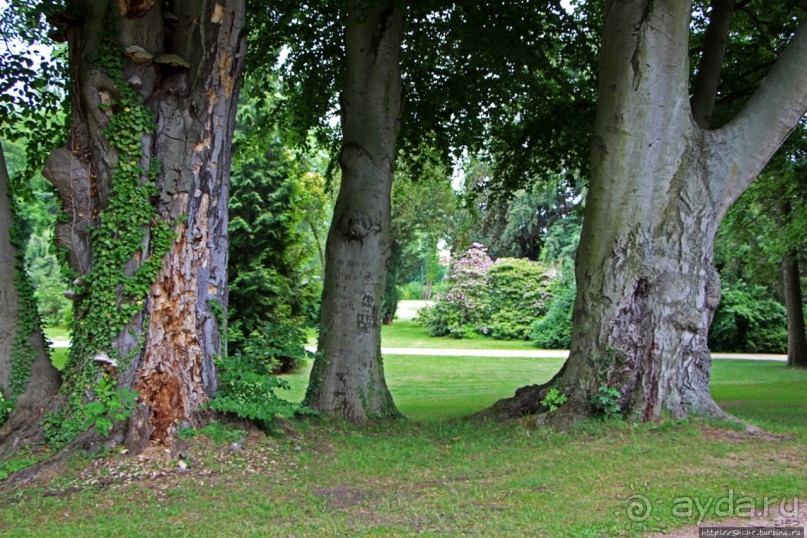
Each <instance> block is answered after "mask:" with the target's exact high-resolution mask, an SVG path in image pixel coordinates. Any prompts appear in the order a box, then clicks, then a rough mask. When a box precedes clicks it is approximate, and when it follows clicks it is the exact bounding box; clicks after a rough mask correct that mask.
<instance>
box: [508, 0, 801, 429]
mask: <svg viewBox="0 0 807 538" xmlns="http://www.w3.org/2000/svg"><path fill="white" fill-rule="evenodd" d="M690 16H691V5H690V3H689V2H683V1H680V0H665V1H659V0H655V1H653V0H630V1H626V2H617V1H609V2H607V5H606V10H605V27H604V32H603V46H602V50H601V57H600V61H601V64H600V86H599V103H598V115H597V123H596V126H595V132H594V137H593V143H592V151H591V155H592V177H591V186H590V190H589V194H588V198H587V200H586V214H585V220H584V227H583V231H582V236H581V241H580V247H579V250H578V254H577V260H576V277H577V290H578V291H577V298H576V302H575V309H574V329H573V335H572V347H571V354H570V357H569V360H568V362H567V363H566V365H565V367H564V370H563V372H562V373H561V374H560V375H559V376H557V378H556V379H555V380H553V383H554V384H555V386H557V387H558V389H559V390H560V391H561V392H562V393H563V394H565V395H566V396H567V397H568V402H567V403H566V405H565V406H564V407H562V408H561V410H560V411H558V412H557V414H555V415H553V420H557V421H560V422H563V421H564V420H565V419H566V418H572V417H574V416H579V415H581V414H583V415H587V414H591V413H596V412H598V411H603V407H604V402H603V400H608V399H611V400H613V401H612V402H606V403H612V404H613V405H614V407H613V408H612V410H617V411H619V412H621V413H622V414H624V415H625V416H629V417H631V418H636V419H640V420H658V419H660V418H661V417H662V415H663V413H665V412H668V413H669V414H670V415H671V416H673V417H677V418H681V417H687V416H689V415H691V414H700V415H708V416H725V415H724V413H723V412H722V411H721V410H720V408H719V407H718V406H717V405H716V404H715V402H714V400H713V399H712V396H711V394H710V391H709V378H710V367H711V356H710V352H709V348H708V346H707V337H708V331H709V325H710V323H711V320H712V316H713V314H714V311H715V309H716V308H717V306H718V303H719V301H720V279H719V277H718V275H717V273H716V272H715V270H714V268H713V266H712V254H713V245H714V236H715V232H716V230H717V227H718V224H719V223H720V220H721V219H722V218H723V216H724V215H725V213H726V211H727V210H728V208H729V207H730V206H731V204H733V203H734V202H735V201H736V200H737V198H738V197H739V196H740V195H741V194H742V193H743V191H745V189H746V188H747V187H748V186H749V185H750V183H751V182H752V181H753V180H754V179H755V178H756V176H757V175H758V174H759V172H760V171H761V170H762V168H763V167H764V165H765V164H766V163H767V161H768V160H769V159H770V157H771V156H772V155H773V153H774V152H775V151H776V149H777V148H778V147H779V146H780V145H781V143H782V141H783V140H784V139H785V138H786V137H787V135H788V134H789V133H790V131H791V130H792V129H793V128H794V127H795V126H796V125H797V122H798V121H799V119H800V118H801V117H802V115H803V114H804V113H805V110H807V69H804V67H805V66H807V28H806V27H805V26H804V25H802V26H801V27H800V28H799V30H798V32H797V33H796V35H795V36H794V37H793V38H792V41H791V43H790V45H789V46H788V47H787V49H786V50H785V51H784V53H783V54H782V56H781V57H780V58H779V60H778V62H777V63H776V65H775V66H774V67H773V69H772V70H771V72H770V73H769V75H768V76H767V78H766V79H765V81H764V82H763V83H762V84H761V86H760V87H759V89H758V90H757V91H756V93H755V94H754V95H753V96H752V97H751V99H750V100H749V101H748V103H747V104H746V106H745V107H744V108H743V110H742V111H741V112H740V113H739V114H738V115H737V116H736V117H735V118H734V120H733V121H731V122H730V123H728V124H727V125H725V126H724V127H721V128H718V129H710V128H709V127H708V126H705V125H702V124H700V123H699V122H698V121H697V120H698V118H703V119H704V120H706V119H707V118H708V117H709V115H710V113H709V111H708V110H707V111H705V112H701V113H699V114H696V115H693V109H692V107H691V106H690V100H689V66H688V57H689V51H688V46H689V32H690V27H689V24H690ZM718 41H719V40H718ZM711 69H715V68H714V67H713V68H711ZM708 76H710V77H717V76H719V71H718V72H717V73H715V72H711V73H709V74H708ZM703 87H706V88H708V87H716V85H712V84H704V85H703ZM713 99H714V97H713V96H712V100H711V101H710V100H705V101H699V100H698V99H693V101H692V102H693V106H696V107H703V106H704V104H703V103H704V102H705V103H706V104H705V106H706V108H709V107H710V106H711V104H710V103H712V104H713V102H714V101H713ZM699 102H700V103H701V104H697V103H699ZM603 386H605V387H604V388H603V389H601V387H603ZM548 388H549V386H548V385H544V386H541V387H538V386H536V387H531V388H525V389H522V390H521V391H519V393H517V395H516V396H515V397H514V398H512V399H509V400H505V401H502V402H498V403H497V404H496V405H495V406H494V408H493V410H492V412H494V413H496V414H503V415H506V416H513V415H518V414H522V413H524V412H538V411H542V410H544V409H543V406H542V405H541V399H542V398H544V397H545V395H546V392H547V390H548ZM612 389H615V390H612ZM601 390H602V392H603V396H604V398H601V399H599V401H597V402H596V403H593V402H594V401H595V400H596V396H597V395H598V393H599V392H600V391H601Z"/></svg>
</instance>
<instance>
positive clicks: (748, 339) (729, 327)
mask: <svg viewBox="0 0 807 538" xmlns="http://www.w3.org/2000/svg"><path fill="white" fill-rule="evenodd" d="M709 347H710V348H711V350H712V351H726V352H736V353H742V352H747V353H786V352H787V320H786V317H785V307H784V306H782V304H781V303H779V302H777V301H776V300H774V299H772V298H771V297H770V295H769V294H768V292H767V291H766V290H765V288H763V287H762V286H756V285H749V284H746V283H745V282H742V281H741V282H738V283H737V284H734V285H728V286H724V287H723V299H722V300H721V301H720V306H719V307H718V309H717V312H716V313H715V317H714V320H713V321H712V327H711V330H710V333H709Z"/></svg>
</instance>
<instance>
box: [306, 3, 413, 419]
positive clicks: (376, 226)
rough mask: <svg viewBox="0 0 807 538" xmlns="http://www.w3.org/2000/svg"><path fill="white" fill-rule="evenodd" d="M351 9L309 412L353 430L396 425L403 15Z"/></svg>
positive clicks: (391, 7) (386, 8)
mask: <svg viewBox="0 0 807 538" xmlns="http://www.w3.org/2000/svg"><path fill="white" fill-rule="evenodd" d="M361 5H362V2H359V1H350V2H348V22H347V28H346V32H345V47H346V53H347V75H346V82H345V87H344V90H343V92H342V100H341V101H342V102H341V105H342V135H343V142H342V151H341V154H340V157H339V163H340V166H341V169H342V183H341V188H340V190H339V195H338V197H337V200H336V207H335V209H334V216H333V221H332V223H331V229H330V232H329V234H328V239H327V243H326V253H325V255H326V263H325V282H324V290H323V294H322V308H321V314H320V316H321V320H320V336H319V353H318V355H317V358H316V360H315V363H314V368H313V370H312V372H311V379H310V382H309V387H308V392H307V394H306V399H305V401H306V403H307V405H309V406H311V407H312V408H314V409H317V410H320V411H322V412H325V413H327V414H331V415H335V416H339V417H342V418H345V419H347V420H351V421H354V422H364V421H366V420H368V419H372V418H381V417H391V416H396V415H397V414H398V413H397V410H396V408H395V405H394V403H393V401H392V397H391V395H390V393H389V390H388V389H387V385H386V381H385V380H384V369H383V365H382V361H381V349H380V348H381V330H380V322H381V301H382V297H383V295H384V284H385V279H386V275H387V264H388V260H389V257H390V249H391V240H390V213H391V209H390V203H391V189H392V171H393V165H394V162H395V152H396V148H395V146H396V140H397V136H398V130H399V125H400V114H401V105H402V95H401V76H400V66H399V54H400V48H401V39H402V32H403V19H404V16H403V12H402V11H401V9H400V8H398V7H396V4H395V3H394V2H389V3H385V5H383V6H380V7H375V5H374V7H370V6H367V5H366V3H364V6H363V7H360V6H361Z"/></svg>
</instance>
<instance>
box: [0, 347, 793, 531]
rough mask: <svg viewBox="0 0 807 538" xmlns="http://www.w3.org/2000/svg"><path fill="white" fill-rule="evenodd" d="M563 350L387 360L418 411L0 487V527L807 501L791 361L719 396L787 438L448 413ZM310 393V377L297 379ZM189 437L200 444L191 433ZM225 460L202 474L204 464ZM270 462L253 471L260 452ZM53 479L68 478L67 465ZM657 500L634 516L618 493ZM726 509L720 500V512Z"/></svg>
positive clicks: (589, 516) (398, 393)
mask: <svg viewBox="0 0 807 538" xmlns="http://www.w3.org/2000/svg"><path fill="white" fill-rule="evenodd" d="M560 362H561V361H560V360H559V359H550V360H546V359H543V360H541V359H489V358H484V359H482V358H474V357H414V356H390V357H386V360H385V367H386V372H387V377H388V380H389V384H390V390H391V391H392V393H393V395H394V397H395V399H396V401H397V403H398V406H399V408H400V409H401V410H402V411H403V412H404V414H406V415H407V416H408V417H409V418H412V419H415V420H400V421H394V422H384V423H376V424H371V425H369V426H363V427H356V426H352V425H349V424H345V423H341V422H330V421H319V420H316V419H314V420H313V421H308V422H290V423H287V424H286V426H285V427H286V430H287V434H286V435H284V436H280V437H277V438H269V439H266V440H264V441H253V445H252V448H250V449H248V453H243V452H232V451H229V450H223V449H222V451H221V452H219V453H216V454H209V455H206V454H204V453H202V454H199V455H198V456H194V457H191V458H190V460H189V462H190V466H191V470H192V471H191V473H189V474H188V475H187V476H185V475H174V474H171V473H168V474H167V475H166V477H163V478H146V479H140V480H135V481H134V482H132V483H131V484H124V483H119V482H117V481H114V480H113V481H112V482H111V483H110V484H111V485H107V486H105V487H102V488H99V487H97V486H94V487H83V488H80V489H77V490H73V491H71V492H69V493H61V494H56V495H54V494H51V493H46V492H47V491H48V490H47V488H46V487H45V486H41V487H39V486H37V487H33V488H29V489H28V490H25V491H23V492H16V493H13V494H11V493H5V494H2V496H0V500H1V501H3V502H2V503H0V528H2V529H3V535H4V536H32V537H39V536H48V537H51V536H56V537H59V536H69V537H82V536H88V537H89V536H127V537H129V536H132V537H139V536H143V537H145V536H194V537H196V536H200V537H206V536H210V537H214V536H311V537H332V536H333V537H337V536H340V537H341V536H409V535H415V534H425V535H448V536H459V535H473V536H497V537H498V536H503V537H508V536H550V537H556V536H557V537H592V538H593V537H599V536H641V535H643V530H642V529H643V527H644V526H648V527H650V528H652V529H670V528H675V527H679V526H681V525H690V524H695V523H697V519H698V516H699V514H698V513H693V514H692V516H691V517H688V518H680V517H677V516H676V515H675V514H673V513H672V512H671V506H672V503H673V502H674V500H675V499H678V498H681V497H685V498H691V499H697V500H698V501H699V502H702V503H706V502H707V501H708V500H709V499H712V508H710V510H709V511H708V512H707V513H706V515H705V518H706V519H705V521H707V522H713V521H714V520H715V516H716V514H715V510H714V507H713V506H714V502H715V500H717V499H728V498H729V496H733V498H738V497H739V496H744V497H751V498H753V499H754V500H755V501H757V502H758V503H759V504H760V505H761V503H762V502H764V499H765V498H766V497H767V498H772V497H777V498H786V499H791V500H792V499H793V498H801V499H805V498H807V474H805V473H804V467H803V462H804V459H803V456H802V455H803V454H804V453H805V452H806V451H807V372H805V371H800V370H792V369H788V368H786V367H785V366H784V365H783V364H782V363H775V362H755V361H727V360H723V361H716V362H715V364H714V383H713V393H714V395H715V397H716V398H717V399H718V400H720V401H721V402H722V403H723V404H724V405H729V406H730V410H731V411H732V412H735V413H736V414H737V415H739V416H742V417H743V418H746V419H749V420H754V421H761V422H763V423H764V425H765V426H766V427H767V428H768V429H769V430H770V431H773V432H786V433H787V434H788V435H787V436H786V437H784V438H755V437H744V436H743V434H742V433H741V432H738V431H736V430H731V429H722V427H721V426H720V425H719V424H717V425H715V424H713V423H710V422H705V421H699V420H693V421H690V422H675V421H668V422H664V423H662V424H638V425H636V424H628V423H625V422H622V421H611V422H599V421H590V422H585V423H583V424H580V425H579V426H577V427H574V428H572V429H570V430H567V431H551V430H547V429H539V428H536V427H535V426H534V422H533V421H532V420H529V419H527V420H523V421H520V422H515V423H512V422H511V423H504V424H496V423H485V424H477V423H475V422H472V421H467V420H452V421H446V420H445V419H447V418H456V417H457V416H460V415H465V414H469V413H473V412H474V411H477V410H479V409H481V408H483V407H485V406H486V405H489V403H491V402H492V401H493V400H495V399H497V398H500V397H505V396H509V395H510V394H512V391H513V389H514V388H516V387H519V386H521V385H524V384H527V383H537V382H541V381H543V380H545V379H548V378H549V376H551V375H552V374H553V373H554V372H555V371H556V370H557V369H558V368H559V367H560ZM288 379H289V381H290V382H291V384H292V385H293V390H292V395H293V396H294V397H296V398H299V397H301V396H302V391H303V390H304V386H305V379H306V374H305V373H304V372H303V373H300V374H297V375H294V376H289V378H288ZM191 442H192V443H194V442H196V441H195V440H192V441H191ZM203 461H212V462H215V463H216V465H217V466H218V467H216V468H218V469H220V470H218V471H215V472H213V473H212V474H203V475H200V474H194V472H193V470H194V469H198V468H199V466H200V465H202V463H201V462H203ZM257 461H261V462H267V461H269V464H268V465H269V467H267V468H266V469H265V470H263V471H260V472H256V471H255V470H254V463H255V462H257ZM60 479H64V477H61V478H60ZM637 493H638V494H641V495H643V496H645V497H646V498H647V499H648V500H649V501H650V502H652V503H653V513H652V518H649V519H648V520H646V521H644V522H643V523H642V524H641V525H639V524H636V522H633V521H631V520H630V519H629V518H628V517H627V512H626V506H627V505H626V500H627V499H628V498H630V497H631V496H632V495H636V494H637ZM717 515H720V514H717Z"/></svg>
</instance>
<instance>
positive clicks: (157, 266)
mask: <svg viewBox="0 0 807 538" xmlns="http://www.w3.org/2000/svg"><path fill="white" fill-rule="evenodd" d="M68 4H71V5H69V6H68V8H77V7H78V6H77V5H75V6H74V5H72V4H79V3H78V2H72V3H71V2H68ZM80 4H81V9H80V10H78V11H77V13H80V14H81V15H82V19H81V20H80V22H79V23H78V24H77V25H76V26H73V27H71V28H69V29H68V32H67V35H68V47H69V53H70V76H71V80H70V82H71V94H72V96H73V103H72V105H73V117H72V130H71V137H70V141H69V144H68V145H67V146H66V147H63V148H58V149H56V150H54V152H53V153H52V154H51V156H50V159H49V160H48V163H47V166H46V170H45V172H46V176H47V177H48V179H50V180H51V182H53V183H54V185H55V186H56V187H57V189H58V191H59V194H60V197H61V199H62V202H63V205H64V211H65V216H66V218H65V219H64V220H65V222H64V223H63V224H60V225H59V227H58V229H57V237H58V241H59V243H60V245H61V246H63V247H64V248H66V249H67V252H68V259H69V261H70V264H71V266H72V268H73V269H74V270H75V272H76V274H77V276H78V277H79V278H78V279H77V281H76V282H75V283H74V285H75V289H74V290H73V293H74V296H75V298H76V306H75V319H76V323H75V326H74V332H73V339H72V342H73V345H72V347H71V351H70V359H69V361H68V365H67V368H66V379H65V384H64V387H63V389H62V394H63V396H64V402H63V408H62V411H63V413H62V417H63V420H73V421H74V420H76V417H77V416H78V417H79V418H80V415H81V413H82V411H81V409H82V406H83V401H84V400H85V399H87V398H90V399H92V398H94V397H96V396H95V395H94V394H92V392H90V393H85V389H86V386H88V385H89V386H92V385H93V384H95V383H97V380H98V379H99V378H100V377H101V376H102V375H115V376H116V378H117V381H118V384H119V386H120V387H125V388H132V389H134V390H136V391H137V392H138V393H139V397H138V400H137V408H136V409H135V411H134V413H133V415H132V417H131V418H130V420H129V425H128V429H127V431H126V443H127V444H128V445H129V446H130V448H132V449H134V450H137V449H139V448H143V447H145V446H147V444H148V443H152V442H153V443H170V442H171V440H172V438H173V434H174V432H175V430H176V428H177V427H178V426H182V425H192V426H196V425H199V424H200V423H202V422H203V421H204V420H205V419H206V416H207V413H208V412H207V411H206V410H205V404H206V403H207V402H208V401H209V400H210V398H211V396H212V395H213V393H214V391H215V389H216V372H215V368H214V365H213V358H214V356H215V355H216V354H220V353H221V350H222V334H221V333H222V325H221V323H222V322H223V319H224V316H225V315H226V309H227V246H228V243H227V200H228V195H229V167H230V145H231V139H232V132H233V125H234V119H235V109H236V102H237V97H238V92H239V90H240V84H241V71H242V67H243V62H244V56H245V32H244V28H243V24H244V1H243V0H221V1H219V2H209V3H208V2H196V1H191V0H173V1H170V2H154V1H152V0H147V1H140V0H121V1H120V2H108V1H107V0H92V1H89V2H81V3H80ZM136 47H139V49H138V48H136ZM141 103H142V104H141ZM91 230H92V231H91ZM102 352H103V353H105V354H106V355H108V356H109V357H110V358H111V359H112V360H113V361H114V362H116V363H117V364H116V365H113V367H112V369H113V370H114V371H112V372H107V373H106V374H104V373H103V372H102V371H101V369H100V368H99V360H103V355H102Z"/></svg>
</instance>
